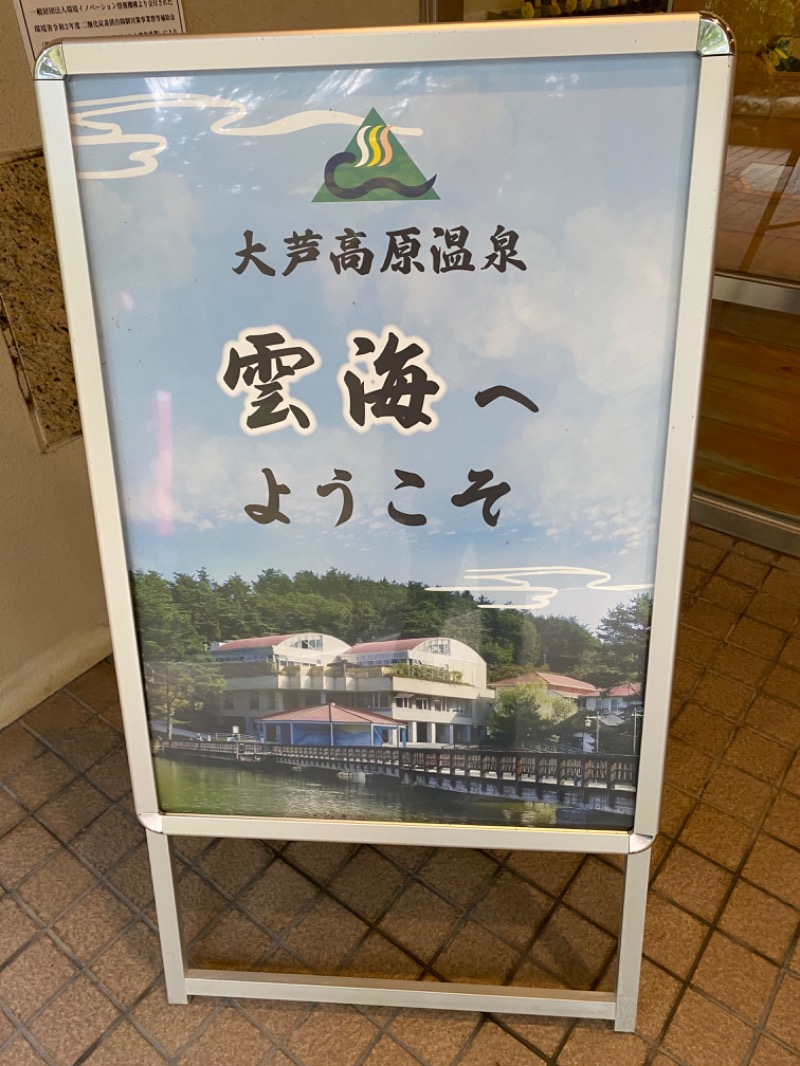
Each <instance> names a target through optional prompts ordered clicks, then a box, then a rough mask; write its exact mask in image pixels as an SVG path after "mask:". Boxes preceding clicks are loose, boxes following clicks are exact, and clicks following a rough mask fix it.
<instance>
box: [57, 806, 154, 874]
mask: <svg viewBox="0 0 800 1066" xmlns="http://www.w3.org/2000/svg"><path fill="white" fill-rule="evenodd" d="M143 836H144V830H143V829H142V828H141V827H140V826H137V825H134V824H133V822H132V821H131V819H130V818H128V817H127V816H126V815H125V814H123V813H122V811H121V810H120V809H119V807H112V808H111V809H110V810H108V811H107V812H106V813H105V814H103V815H102V816H101V817H100V818H98V819H97V820H96V821H94V822H92V824H91V825H90V826H89V827H88V828H87V829H85V830H83V832H82V833H80V834H79V835H78V836H77V837H75V839H74V841H73V842H72V844H73V847H74V848H75V851H77V852H78V854H79V855H80V856H81V857H82V858H83V859H85V860H86V861H87V862H88V863H89V864H90V865H91V866H93V867H94V869H96V870H99V871H100V873H106V872H107V871H108V870H109V869H110V868H111V867H112V866H113V865H114V864H115V863H116V862H118V861H119V860H120V859H121V858H122V857H123V856H124V855H126V854H127V853H128V852H129V851H133V849H134V848H135V847H136V845H137V844H138V843H139V841H140V840H141V839H142V837H143Z"/></svg>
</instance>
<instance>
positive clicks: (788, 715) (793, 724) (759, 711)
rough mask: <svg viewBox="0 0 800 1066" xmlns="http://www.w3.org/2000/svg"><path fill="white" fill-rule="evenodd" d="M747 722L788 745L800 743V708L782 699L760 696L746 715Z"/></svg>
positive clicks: (794, 745) (792, 745) (793, 745)
mask: <svg viewBox="0 0 800 1066" xmlns="http://www.w3.org/2000/svg"><path fill="white" fill-rule="evenodd" d="M744 720H745V723H746V724H747V725H749V726H752V727H753V729H757V730H758V731H759V732H760V733H764V735H765V736H767V737H772V738H773V739H774V740H778V741H780V742H782V743H784V744H786V745H787V746H788V747H791V748H794V747H796V745H797V744H798V743H800V709H798V707H797V706H794V707H792V706H790V705H789V704H787V703H783V702H782V701H780V700H774V699H768V698H767V697H764V696H759V697H758V698H757V699H755V700H753V703H752V704H751V706H750V707H749V708H748V711H747V714H746V715H745V719H744Z"/></svg>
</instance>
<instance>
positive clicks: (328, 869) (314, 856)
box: [285, 840, 356, 884]
mask: <svg viewBox="0 0 800 1066" xmlns="http://www.w3.org/2000/svg"><path fill="white" fill-rule="evenodd" d="M355 850H356V847H355V845H354V844H319V843H316V844H309V843H307V842H306V841H303V840H296V841H294V842H293V843H291V844H290V845H289V846H288V848H287V849H286V851H285V856H286V858H287V859H289V860H291V861H292V862H293V863H295V864H296V865H297V866H300V867H301V868H302V869H303V870H305V872H306V873H308V874H310V875H311V876H312V877H314V878H316V880H317V881H320V882H322V883H323V884H325V883H327V882H328V881H329V880H330V879H331V877H332V876H333V875H334V874H335V873H337V872H338V871H339V870H340V869H341V868H342V867H343V866H344V864H345V863H346V862H347V861H348V859H350V858H352V856H353V854H354V853H355Z"/></svg>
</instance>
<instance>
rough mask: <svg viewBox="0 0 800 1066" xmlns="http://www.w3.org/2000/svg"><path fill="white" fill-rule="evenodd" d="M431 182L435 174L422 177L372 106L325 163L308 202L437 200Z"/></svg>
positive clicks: (390, 129) (432, 182)
mask: <svg viewBox="0 0 800 1066" xmlns="http://www.w3.org/2000/svg"><path fill="white" fill-rule="evenodd" d="M435 181H436V175H435V174H434V175H433V177H432V178H426V177H425V176H424V175H423V173H422V171H421V170H420V169H419V167H418V166H417V164H416V163H415V162H414V160H413V159H412V158H411V156H410V155H409V154H408V152H407V151H406V150H405V148H403V146H402V145H401V144H400V142H399V141H398V140H397V138H396V137H395V135H394V134H393V133H392V128H391V126H387V125H386V123H385V122H384V121H383V119H382V118H381V116H380V115H379V114H378V112H377V111H376V110H375V108H374V107H373V108H372V110H371V111H370V113H369V114H368V115H367V117H366V118H365V119H364V121H363V122H362V123H361V125H360V126H359V128H358V130H357V131H356V133H355V134H354V135H353V137H352V138H351V139H350V142H349V144H348V145H347V147H346V148H345V149H344V151H343V152H337V154H336V155H332V156H331V158H330V159H329V160H328V162H327V163H326V164H325V179H324V181H323V183H322V185H321V186H320V190H319V192H318V193H317V195H316V196H315V197H314V199H313V201H312V203H359V202H361V203H363V202H364V201H366V200H438V199H439V197H438V196H437V195H436V193H435V192H434V191H433V184H434V182H435Z"/></svg>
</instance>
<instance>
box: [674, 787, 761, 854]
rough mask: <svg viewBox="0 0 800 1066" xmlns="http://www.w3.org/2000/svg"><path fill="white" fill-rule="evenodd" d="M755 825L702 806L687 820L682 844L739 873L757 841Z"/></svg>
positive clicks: (700, 804)
mask: <svg viewBox="0 0 800 1066" xmlns="http://www.w3.org/2000/svg"><path fill="white" fill-rule="evenodd" d="M753 834H754V830H753V826H752V825H747V824H746V823H745V822H742V821H740V820H739V819H738V818H733V817H732V816H731V815H729V814H725V812H724V811H720V810H718V809H717V808H716V807H712V806H711V805H710V804H708V803H698V804H697V806H696V807H695V809H694V810H693V811H692V813H691V814H690V815H689V818H688V819H687V822H686V825H685V826H684V828H683V830H682V832H681V835H680V842H681V843H682V844H687V845H688V846H689V847H690V848H693V849H694V850H695V851H699V852H700V853H701V855H705V856H706V858H708V859H713V861H714V862H718V863H720V864H721V865H722V866H727V867H728V868H729V869H731V870H735V869H736V868H737V867H738V866H739V863H740V862H741V861H742V859H743V858H744V855H745V852H746V851H747V848H748V847H749V845H750V842H751V841H752V839H753Z"/></svg>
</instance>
